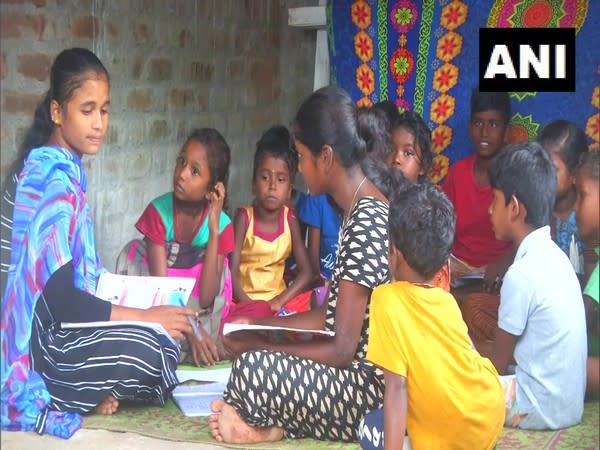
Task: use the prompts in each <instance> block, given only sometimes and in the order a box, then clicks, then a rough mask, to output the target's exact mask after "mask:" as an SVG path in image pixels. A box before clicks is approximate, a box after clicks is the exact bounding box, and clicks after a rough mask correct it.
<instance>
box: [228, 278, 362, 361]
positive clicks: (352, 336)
mask: <svg viewBox="0 0 600 450" xmlns="http://www.w3.org/2000/svg"><path fill="white" fill-rule="evenodd" d="M370 294H371V291H370V289H368V288H367V287H365V286H363V285H361V284H358V283H355V282H352V281H347V280H342V281H341V282H340V284H339V291H338V300H337V307H336V316H335V326H334V331H335V336H334V337H332V338H330V339H326V340H319V341H316V342H300V343H285V344H273V343H270V342H266V341H265V340H263V339H260V337H257V336H256V335H255V333H243V337H240V338H235V337H232V336H235V335H228V336H225V337H224V340H223V342H224V344H225V346H226V347H227V349H228V350H229V351H230V352H231V353H233V354H234V355H239V354H241V353H244V352H246V351H250V350H269V351H279V352H285V353H288V354H290V355H293V356H297V357H300V358H304V359H311V360H313V361H315V362H318V363H322V364H326V365H328V366H332V367H340V368H345V367H348V366H349V365H350V363H351V362H352V360H353V359H354V355H355V353H356V349H357V347H358V342H359V340H360V335H361V330H362V325H363V320H364V317H365V312H366V309H367V303H368V300H369V296H370ZM325 311H326V306H325V305H323V306H322V307H321V308H318V309H316V310H312V311H308V312H306V313H301V314H295V315H293V316H289V317H271V318H262V319H248V318H244V319H243V320H244V322H245V323H254V324H262V325H274V326H289V327H294V328H311V329H323V327H324V325H325ZM306 325H316V326H306ZM240 334H242V333H240Z"/></svg>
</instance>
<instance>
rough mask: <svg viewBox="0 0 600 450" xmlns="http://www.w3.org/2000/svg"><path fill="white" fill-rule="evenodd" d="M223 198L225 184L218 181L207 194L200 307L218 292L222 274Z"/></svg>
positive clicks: (211, 301) (207, 304)
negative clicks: (206, 229) (220, 234)
mask: <svg viewBox="0 0 600 450" xmlns="http://www.w3.org/2000/svg"><path fill="white" fill-rule="evenodd" d="M224 200H225V186H224V185H223V183H221V182H218V183H217V184H216V185H215V188H214V191H213V192H211V193H210V194H209V196H208V201H209V211H208V230H209V235H208V243H207V244H206V253H205V255H204V264H203V265H202V274H201V275H200V286H199V287H200V299H199V303H200V306H201V307H202V308H208V307H209V306H211V305H212V303H213V301H214V300H215V296H216V295H217V294H218V293H219V286H220V284H221V276H222V275H223V259H224V258H223V255H219V254H218V249H219V220H220V218H221V211H222V210H223V201H224Z"/></svg>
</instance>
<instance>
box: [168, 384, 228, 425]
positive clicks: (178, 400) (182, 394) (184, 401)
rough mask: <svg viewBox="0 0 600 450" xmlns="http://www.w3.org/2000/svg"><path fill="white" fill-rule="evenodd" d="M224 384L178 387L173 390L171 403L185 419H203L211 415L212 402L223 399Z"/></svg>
mask: <svg viewBox="0 0 600 450" xmlns="http://www.w3.org/2000/svg"><path fill="white" fill-rule="evenodd" d="M223 392H225V383H204V384H192V385H179V386H177V387H176V388H175V389H173V401H174V402H175V404H176V405H177V406H178V407H179V409H180V410H181V412H182V413H183V414H184V415H185V416H187V417H205V416H209V415H210V414H211V409H210V404H211V403H212V401H213V400H218V399H221V398H223Z"/></svg>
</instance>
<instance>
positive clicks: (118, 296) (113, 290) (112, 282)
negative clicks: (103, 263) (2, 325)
mask: <svg viewBox="0 0 600 450" xmlns="http://www.w3.org/2000/svg"><path fill="white" fill-rule="evenodd" d="M195 282H196V280H195V279H194V278H185V277H142V276H129V275H116V274H114V273H109V272H104V273H103V274H102V275H100V279H99V280H98V286H97V288H96V297H98V298H101V299H103V300H106V301H109V302H111V303H112V304H114V305H121V306H129V307H132V308H141V309H148V308H151V307H153V306H161V305H173V306H184V305H185V304H186V303H187V300H188V298H189V296H190V294H191V293H192V289H193V288H194V283H195ZM122 326H133V327H141V328H147V329H151V330H154V331H155V332H156V333H157V334H158V335H159V336H160V337H161V338H162V339H165V342H166V341H170V342H172V343H175V341H174V340H173V338H172V337H171V336H170V335H169V333H167V331H166V330H165V329H164V327H163V326H162V325H160V324H158V323H153V322H140V321H130V320H123V321H115V320H110V321H99V322H63V323H61V328H64V329H73V328H103V327H122Z"/></svg>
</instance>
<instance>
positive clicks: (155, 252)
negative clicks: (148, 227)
mask: <svg viewBox="0 0 600 450" xmlns="http://www.w3.org/2000/svg"><path fill="white" fill-rule="evenodd" d="M144 240H145V241H146V248H147V253H148V271H149V272H150V275H152V276H153V277H166V276H167V249H166V248H165V246H164V245H161V244H157V243H156V242H152V241H151V240H150V239H148V238H145V239H144Z"/></svg>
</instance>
